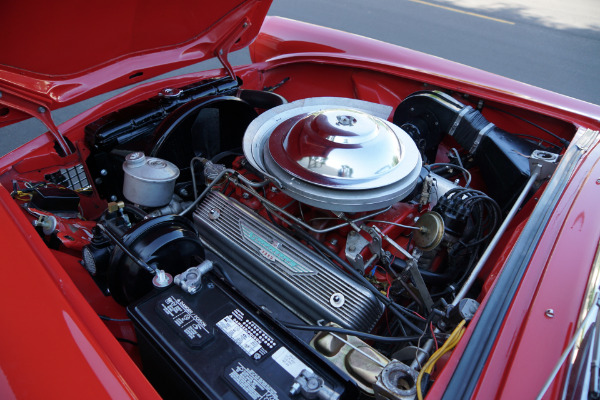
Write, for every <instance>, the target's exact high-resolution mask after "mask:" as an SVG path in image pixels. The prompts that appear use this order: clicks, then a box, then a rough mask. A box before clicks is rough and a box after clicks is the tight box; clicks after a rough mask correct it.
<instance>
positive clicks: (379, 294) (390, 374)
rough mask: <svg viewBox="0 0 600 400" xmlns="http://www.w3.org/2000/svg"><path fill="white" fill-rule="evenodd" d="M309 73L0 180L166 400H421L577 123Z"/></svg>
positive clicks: (83, 138) (151, 121) (174, 95)
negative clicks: (319, 83)
mask: <svg viewBox="0 0 600 400" xmlns="http://www.w3.org/2000/svg"><path fill="white" fill-rule="evenodd" d="M314 68H316V69H319V68H326V67H320V66H316V67H314ZM321 72H323V71H322V70H321ZM292 73H294V67H289V68H287V69H286V68H285V67H284V68H282V69H281V70H278V71H273V72H272V76H270V77H269V79H270V81H269V82H271V83H272V84H271V85H270V86H269V85H260V86H256V87H249V85H246V84H244V83H242V80H241V79H238V80H237V81H235V80H231V79H229V78H214V79H207V80H203V81H200V82H197V83H194V84H190V85H187V86H183V87H180V88H165V89H163V90H161V91H160V93H158V94H157V95H156V96H153V97H150V98H147V99H145V100H143V101H138V102H135V103H134V104H129V105H127V106H124V107H122V108H120V109H118V110H115V111H112V112H110V113H107V114H105V115H102V116H100V117H99V118H97V119H96V120H95V121H93V122H91V123H87V124H86V125H85V128H84V129H83V130H82V131H81V132H77V133H75V134H73V135H72V137H70V139H71V142H72V143H73V146H74V147H75V148H77V149H78V152H77V153H76V155H75V156H73V157H71V158H69V159H68V161H64V162H63V163H57V162H56V160H57V159H60V158H59V157H58V156H56V157H55V156H52V157H51V156H50V155H48V156H46V157H47V161H42V163H43V162H46V163H47V165H45V166H43V167H41V168H40V167H39V163H38V162H39V160H36V165H35V167H29V168H28V167H27V162H28V160H27V159H24V160H21V161H20V163H19V164H18V166H17V167H14V168H12V169H10V170H8V171H6V172H4V173H3V174H2V176H0V181H1V182H2V184H3V185H4V186H5V187H12V189H13V190H12V196H13V198H14V199H15V201H17V202H18V204H19V205H20V206H21V207H22V209H23V211H24V213H26V215H27V216H28V217H29V218H30V220H31V222H32V223H33V224H34V225H35V226H36V229H37V230H38V232H39V234H40V237H41V238H42V239H43V240H44V241H45V243H46V245H47V246H48V247H49V248H50V249H52V251H53V253H54V254H55V255H56V257H57V259H59V261H60V262H61V264H62V265H63V266H64V268H65V270H67V272H69V274H70V275H71V277H72V279H73V281H74V282H75V283H76V284H77V285H78V287H79V288H80V290H81V292H82V293H84V295H86V297H87V299H88V301H89V302H90V305H91V306H92V307H93V308H94V310H96V311H97V313H98V315H99V317H100V318H102V319H103V320H104V321H105V322H106V326H107V327H108V329H109V330H110V331H111V333H113V335H114V336H115V338H117V340H120V341H121V342H122V344H123V347H124V348H125V350H126V351H127V352H128V354H129V355H130V356H131V357H132V359H134V361H136V362H137V363H138V365H140V368H141V369H142V370H143V371H144V373H145V374H146V376H147V377H148V379H149V380H150V381H151V383H152V384H153V385H154V386H155V387H156V388H157V390H158V391H159V393H160V394H161V395H163V396H164V397H166V398H175V397H185V398H187V397H196V396H200V395H204V396H207V397H209V398H236V397H242V398H251V399H255V398H307V399H312V398H319V399H338V398H357V397H359V396H362V397H364V398H373V397H375V398H378V399H408V398H415V397H419V398H422V396H423V395H424V393H426V391H427V388H428V387H430V385H431V384H432V383H433V382H434V381H435V379H436V374H437V373H439V371H440V370H441V368H443V364H444V363H445V362H446V360H447V354H449V353H451V351H452V349H453V348H454V346H456V344H457V343H458V341H459V340H460V337H461V335H462V334H463V333H464V329H465V325H466V324H468V322H469V321H470V320H471V319H472V318H473V316H474V315H475V313H476V311H477V309H478V306H479V304H480V303H481V302H482V301H483V299H484V298H485V296H486V294H487V293H488V292H489V290H491V288H492V286H493V280H494V278H495V277H496V276H497V275H498V273H499V270H500V269H501V267H502V260H503V259H504V258H505V257H506V255H507V254H508V252H509V251H510V247H511V245H512V244H514V241H515V240H516V237H517V236H518V234H519V231H520V229H522V226H523V224H524V222H525V221H526V220H527V217H528V215H529V213H530V212H531V209H532V208H533V207H534V206H535V202H536V201H537V199H538V198H539V195H540V193H541V192H542V191H543V190H544V188H545V184H546V182H547V180H548V178H549V177H550V176H551V175H552V173H553V171H554V169H555V168H556V165H557V164H558V162H559V161H560V157H561V154H562V153H563V151H564V149H565V148H566V146H567V145H568V144H569V140H570V139H571V138H572V137H573V135H574V133H575V127H574V126H572V125H570V124H567V123H565V122H563V121H559V120H556V119H553V118H551V117H548V116H545V115H542V114H537V113H534V112H531V111H526V110H521V109H516V108H514V107H510V106H506V105H502V104H500V103H496V102H493V101H488V100H486V99H481V98H476V97H474V96H469V95H467V94H464V93H457V92H453V91H451V90H447V89H443V88H432V87H429V86H428V85H425V84H420V83H417V82H411V83H410V84H407V83H406V82H405V81H403V80H401V79H400V78H398V79H395V78H393V77H390V76H385V77H377V78H376V79H377V82H379V89H378V90H375V89H373V91H375V92H377V93H376V94H373V93H372V91H371V92H369V91H367V90H366V89H365V88H366V87H368V86H369V85H370V84H371V81H370V79H373V80H375V78H372V77H366V75H365V74H366V73H365V72H356V73H354V75H353V76H352V82H354V83H353V84H354V85H355V87H354V94H355V96H350V95H348V93H346V91H345V90H341V89H339V88H338V89H336V90H327V88H323V87H311V86H310V85H309V84H308V83H307V82H305V81H303V79H302V78H300V77H299V78H296V76H295V75H293V74H292ZM345 73H346V72H345V71H341V72H340V73H339V74H337V76H336V77H335V78H334V77H333V74H332V81H333V80H335V79H339V80H342V79H344V74H345ZM288 75H289V76H292V78H291V79H290V78H289V77H288ZM306 75H307V76H308V75H309V74H308V73H307V74H306ZM331 85H332V86H334V85H335V83H332V84H331ZM382 85H383V86H385V89H382ZM386 85H387V86H386ZM342 86H343V85H340V87H342ZM344 87H345V86H344ZM372 87H374V88H375V87H376V86H375V85H373V86H372ZM365 93H366V94H365ZM389 93H393V95H390V94H389ZM325 96H328V97H325ZM76 137H77V138H79V139H78V140H77V139H75V138H76ZM42 158H43V157H42ZM261 396H262V397H261Z"/></svg>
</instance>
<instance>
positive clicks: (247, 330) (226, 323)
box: [217, 309, 277, 360]
mask: <svg viewBox="0 0 600 400" xmlns="http://www.w3.org/2000/svg"><path fill="white" fill-rule="evenodd" d="M217 327H218V328H219V329H221V330H222V331H223V333H225V334H226V335H227V336H229V338H230V339H231V340H232V341H233V342H234V343H235V344H237V345H238V346H239V347H240V348H241V349H242V350H244V352H245V353H246V354H248V355H249V356H250V357H252V358H254V359H255V360H260V359H261V358H262V357H263V356H264V355H266V354H267V353H268V352H269V351H270V350H271V349H273V348H274V347H275V346H276V345H277V343H275V340H274V339H273V338H272V337H271V336H269V335H268V334H267V333H266V332H265V331H264V330H263V329H262V328H261V327H260V326H258V324H256V322H254V321H252V320H250V319H247V318H244V313H243V312H242V311H241V310H239V309H236V310H234V311H233V312H232V313H231V314H229V315H227V316H225V318H223V319H221V320H220V321H219V322H217Z"/></svg>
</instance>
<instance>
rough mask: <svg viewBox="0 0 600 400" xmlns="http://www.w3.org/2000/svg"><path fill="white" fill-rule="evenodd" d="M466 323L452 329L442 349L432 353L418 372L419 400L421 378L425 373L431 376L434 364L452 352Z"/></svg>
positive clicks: (420, 398) (421, 394)
mask: <svg viewBox="0 0 600 400" xmlns="http://www.w3.org/2000/svg"><path fill="white" fill-rule="evenodd" d="M466 323H467V321H465V320H462V321H461V322H460V323H459V324H458V325H457V326H456V328H454V330H453V331H452V333H451V334H450V336H449V337H448V340H446V342H445V343H444V344H443V345H442V347H440V348H439V349H437V350H436V352H435V353H433V355H432V356H431V357H430V358H429V360H428V361H427V362H426V363H425V365H424V366H423V368H421V372H419V376H418V377H417V397H418V398H419V400H423V393H421V381H422V380H423V376H424V375H425V374H426V373H427V374H431V372H432V371H433V367H434V366H435V363H436V362H437V361H438V360H439V359H440V358H442V356H443V355H444V354H446V353H447V352H449V351H450V350H452V349H453V348H454V347H456V345H457V344H458V342H459V341H460V339H461V338H462V336H463V334H464V333H465V324H466Z"/></svg>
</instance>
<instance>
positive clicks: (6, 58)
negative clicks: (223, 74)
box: [0, 0, 271, 126]
mask: <svg viewBox="0 0 600 400" xmlns="http://www.w3.org/2000/svg"><path fill="white" fill-rule="evenodd" d="M270 4H271V1H268V0H267V1H260V0H223V1H219V2H199V1H193V0H171V1H169V7H165V4H164V2H160V1H156V0H149V1H146V0H128V1H125V2H122V1H120V2H105V1H102V2H101V1H98V0H92V1H87V2H84V3H81V2H77V1H74V0H67V1H61V2H58V3H43V2H37V1H27V0H26V1H19V2H10V3H9V4H7V5H5V7H3V11H2V16H1V17H0V36H1V37H2V38H3V45H2V53H1V55H0V89H1V90H2V92H5V93H8V94H11V95H15V96H17V97H19V98H21V99H24V100H27V101H29V102H33V103H36V104H39V105H42V106H45V107H46V108H48V109H50V110H52V109H56V108H60V107H63V106H66V105H68V104H73V103H75V102H78V101H81V100H84V99H86V98H89V97H92V96H95V95H98V94H101V93H103V92H106V91H110V90H114V89H117V88H120V87H123V86H127V85H130V84H132V83H136V82H140V81H143V80H146V79H149V78H151V77H154V76H157V75H160V74H162V73H165V72H168V71H170V70H173V69H177V68H181V67H183V66H186V65H190V64H193V63H196V62H200V61H203V60H206V59H209V58H212V57H215V56H217V55H219V54H221V56H222V57H223V56H226V55H227V53H228V52H229V51H235V50H239V49H241V48H243V47H245V46H247V45H248V44H250V43H251V42H252V40H254V38H255V37H256V35H257V34H258V31H259V29H260V26H261V24H262V22H263V20H264V18H265V15H266V13H267V11H268V9H269V6H270ZM1 101H2V98H0V102H1ZM5 105H8V106H9V107H10V105H9V104H5ZM17 119H18V120H20V119H23V118H17ZM14 122H17V120H15V118H7V119H4V121H0V126H3V125H8V124H9V123H14Z"/></svg>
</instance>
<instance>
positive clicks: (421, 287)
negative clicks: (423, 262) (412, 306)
mask: <svg viewBox="0 0 600 400" xmlns="http://www.w3.org/2000/svg"><path fill="white" fill-rule="evenodd" d="M406 268H407V270H408V272H409V273H410V277H411V278H412V280H413V282H414V283H415V287H416V288H417V293H418V295H419V297H420V298H421V301H422V302H423V306H424V307H425V309H426V310H427V313H430V312H431V310H432V309H433V299H432V298H431V294H429V290H428V289H427V286H426V285H425V281H424V280H423V277H422V276H421V272H420V271H419V267H418V265H417V259H416V258H413V259H411V260H408V261H407V263H406Z"/></svg>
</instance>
